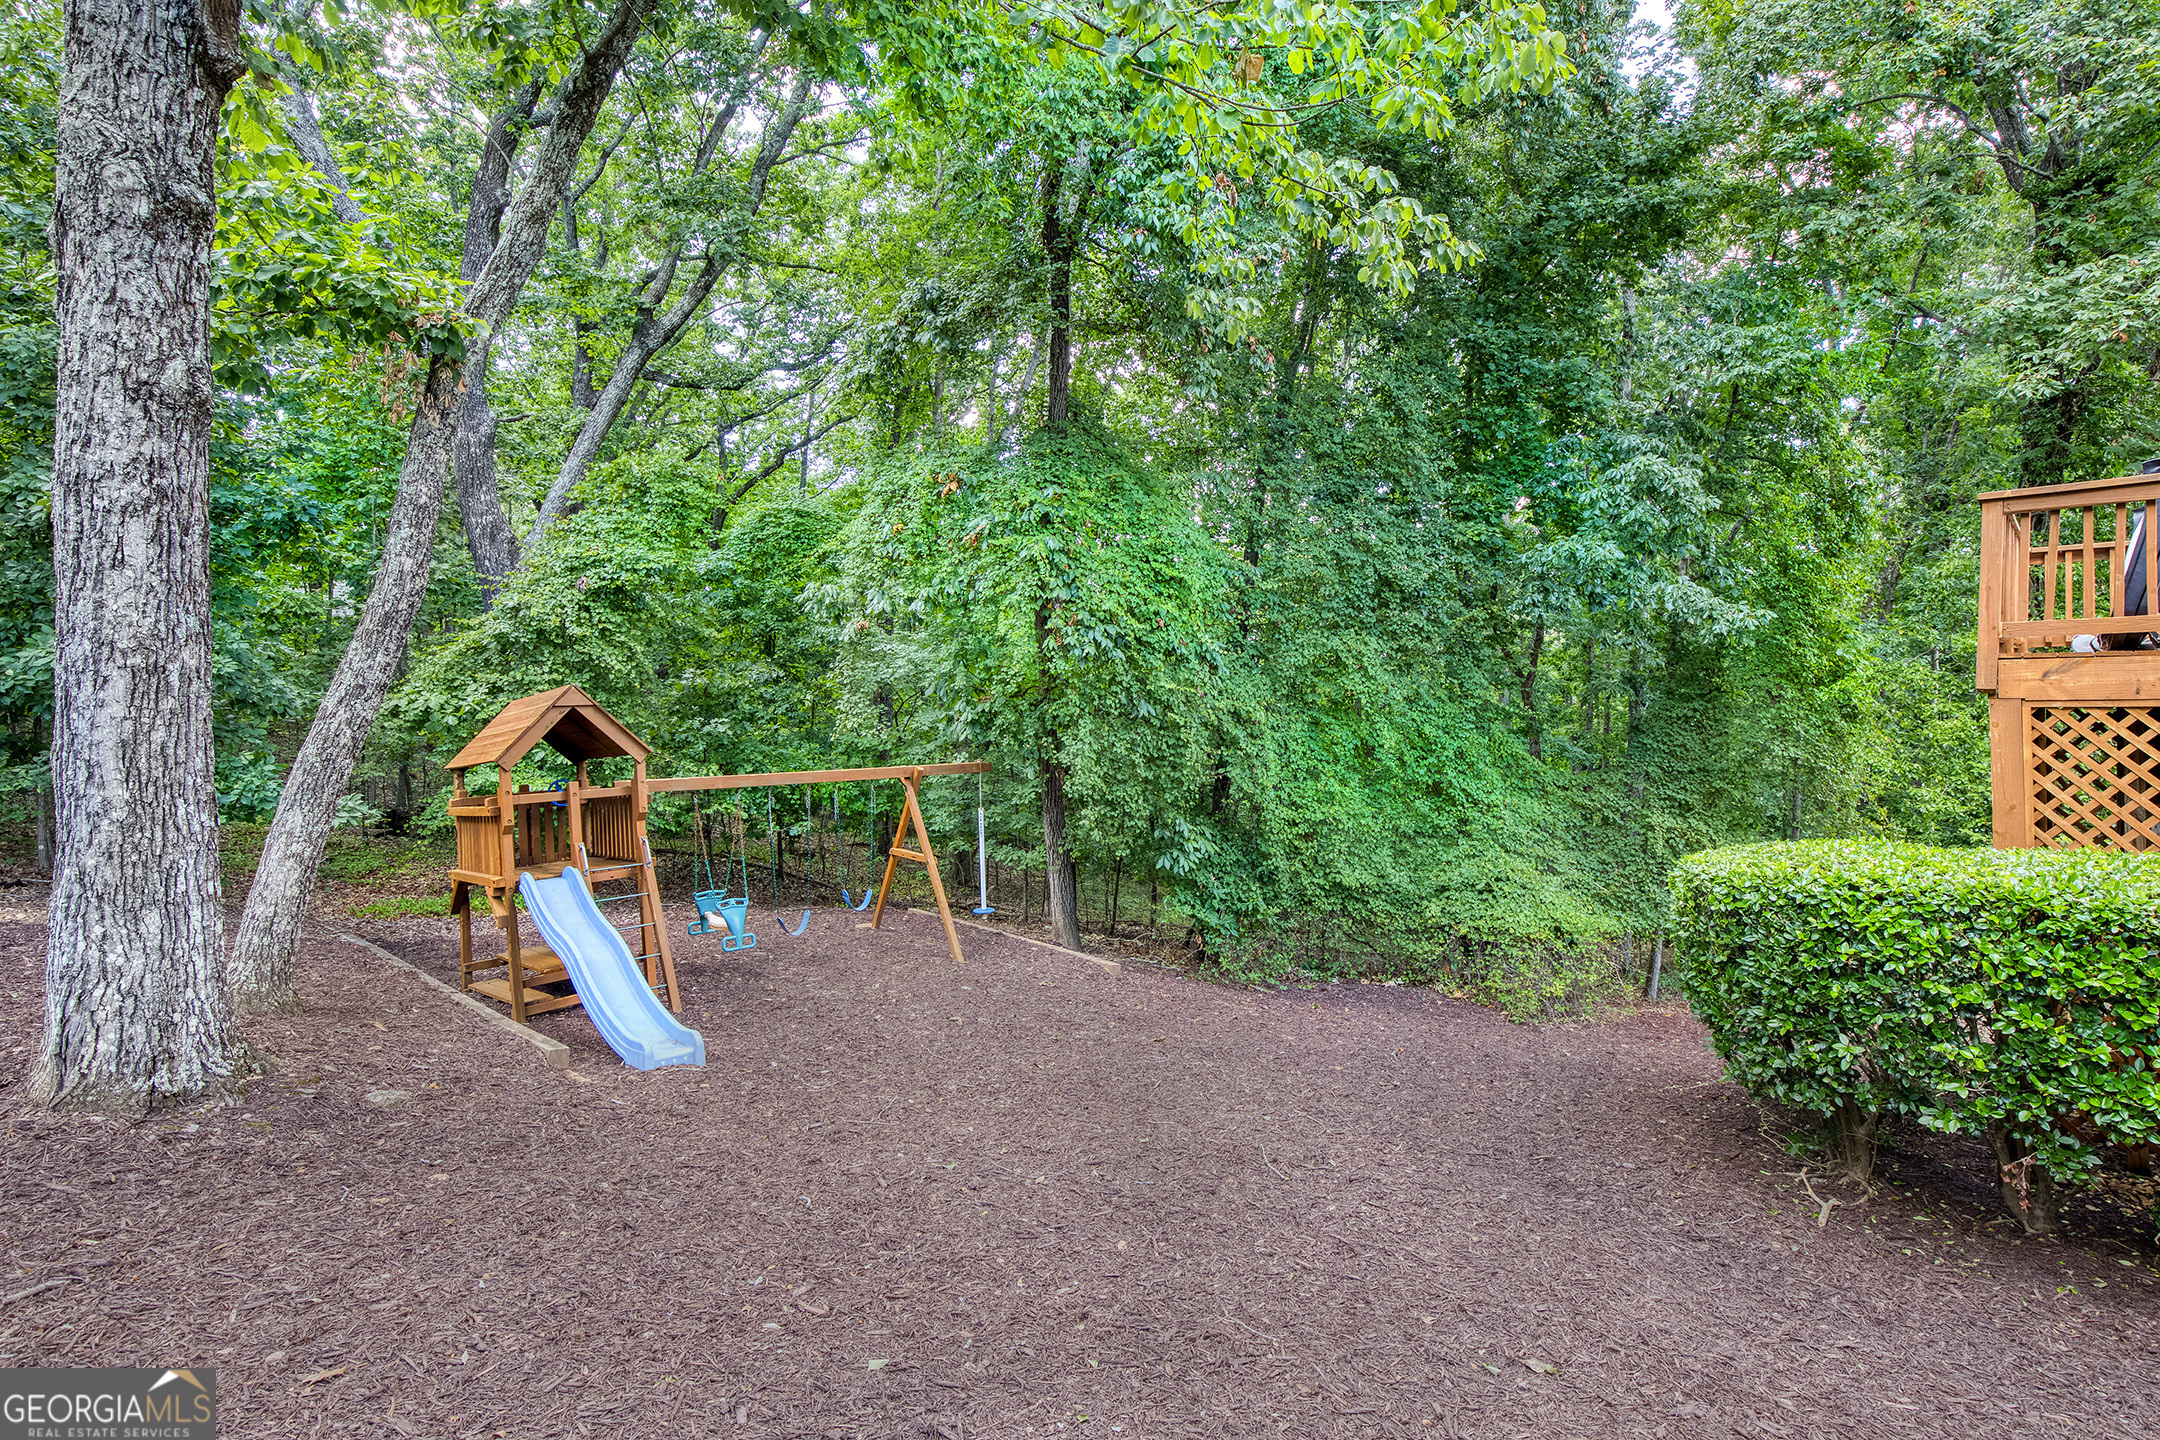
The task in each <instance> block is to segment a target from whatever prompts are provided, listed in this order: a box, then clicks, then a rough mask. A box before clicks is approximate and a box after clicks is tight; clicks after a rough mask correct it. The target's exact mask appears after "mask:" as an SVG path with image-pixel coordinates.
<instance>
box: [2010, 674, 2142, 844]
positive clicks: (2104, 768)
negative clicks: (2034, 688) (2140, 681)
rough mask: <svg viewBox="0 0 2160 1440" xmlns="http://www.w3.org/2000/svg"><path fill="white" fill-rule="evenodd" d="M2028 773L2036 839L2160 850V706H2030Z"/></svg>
mask: <svg viewBox="0 0 2160 1440" xmlns="http://www.w3.org/2000/svg"><path fill="white" fill-rule="evenodd" d="M2025 778H2026V782H2027V784H2028V785H2029V786H2030V787H2031V788H2030V790H2029V791H2028V792H2027V793H2028V794H2029V795H2030V797H2031V805H2032V840H2033V844H2035V845H2097V846H2100V847H2102V848H2104V849H2113V850H2131V851H2146V850H2153V849H2156V848H2160V710H2149V709H2143V708H2139V709H2129V708H2119V709H2091V710H2079V709H2073V708H2071V707H2069V706H2060V705H2058V706H2054V707H2051V708H2045V709H2043V708H2039V707H2034V708H2031V709H2028V710H2027V711H2026V712H2025Z"/></svg>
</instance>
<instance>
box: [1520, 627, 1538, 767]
mask: <svg viewBox="0 0 2160 1440" xmlns="http://www.w3.org/2000/svg"><path fill="white" fill-rule="evenodd" d="M1544 653H1545V622H1544V621H1542V620H1540V621H1538V622H1537V626H1536V628H1535V629H1533V630H1532V631H1531V632H1530V660H1529V663H1528V664H1526V665H1524V666H1523V667H1522V668H1521V669H1519V670H1517V671H1516V672H1515V674H1516V677H1517V678H1518V679H1520V680H1521V681H1522V708H1523V715H1524V717H1525V718H1526V719H1527V721H1528V723H1529V726H1530V758H1531V759H1533V760H1542V759H1544V758H1545V734H1544V731H1543V730H1542V729H1540V728H1539V725H1538V713H1537V672H1538V658H1539V657H1540V656H1542V655H1543V654H1544Z"/></svg>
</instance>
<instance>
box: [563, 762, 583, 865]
mask: <svg viewBox="0 0 2160 1440" xmlns="http://www.w3.org/2000/svg"><path fill="white" fill-rule="evenodd" d="M578 768H579V769H581V770H582V769H583V768H584V767H583V766H579V767H578ZM582 789H583V786H582V785H580V784H579V782H577V781H575V780H573V781H571V782H570V783H569V785H567V786H566V787H564V789H563V818H564V819H565V820H566V821H568V822H569V824H568V826H567V829H568V830H569V837H568V839H566V840H565V841H564V846H565V852H564V854H563V860H564V862H565V863H567V864H571V865H575V864H577V861H578V850H579V848H580V847H581V846H583V845H584V843H585V813H584V804H583V802H582V801H580V800H579V799H578V793H579V791H580V790H582Z"/></svg>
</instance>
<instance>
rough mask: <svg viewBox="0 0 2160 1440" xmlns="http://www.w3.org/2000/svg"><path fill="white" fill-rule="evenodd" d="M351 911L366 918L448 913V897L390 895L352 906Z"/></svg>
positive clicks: (378, 918) (377, 918)
mask: <svg viewBox="0 0 2160 1440" xmlns="http://www.w3.org/2000/svg"><path fill="white" fill-rule="evenodd" d="M352 913H353V914H355V915H358V916H360V917H361V918H363V919H367V920H402V919H404V918H405V917H406V916H408V915H448V914H449V913H450V897H449V896H448V895H447V894H444V895H392V896H390V897H389V898H388V899H385V900H370V901H367V902H366V903H365V904H361V905H355V906H353V907H352Z"/></svg>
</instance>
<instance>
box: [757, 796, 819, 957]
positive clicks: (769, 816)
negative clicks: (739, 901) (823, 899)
mask: <svg viewBox="0 0 2160 1440" xmlns="http://www.w3.org/2000/svg"><path fill="white" fill-rule="evenodd" d="M807 804H808V802H807V799H806V801H805V807H806V808H807ZM765 829H766V832H767V837H768V838H767V840H766V843H767V844H768V845H769V846H770V847H771V848H772V900H773V904H775V905H778V904H779V903H780V822H779V820H778V819H776V818H775V816H774V812H773V802H772V796H771V795H770V794H768V795H767V796H766V797H765ZM809 883H810V870H809V866H808V864H807V863H806V864H805V865H804V867H803V884H804V885H805V886H808V884H809ZM749 889H750V882H749V877H748V873H747V872H745V875H744V879H743V890H744V893H746V894H747V893H748V892H749ZM772 918H773V924H775V925H778V926H779V927H780V928H781V929H782V930H783V931H785V932H786V933H787V934H789V935H800V934H802V933H803V931H805V930H807V929H809V928H810V907H809V906H808V905H805V906H803V912H802V919H800V920H797V921H796V922H795V923H794V924H793V925H790V924H788V923H787V916H785V915H783V914H781V913H780V912H779V911H778V910H775V911H773V917H772Z"/></svg>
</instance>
